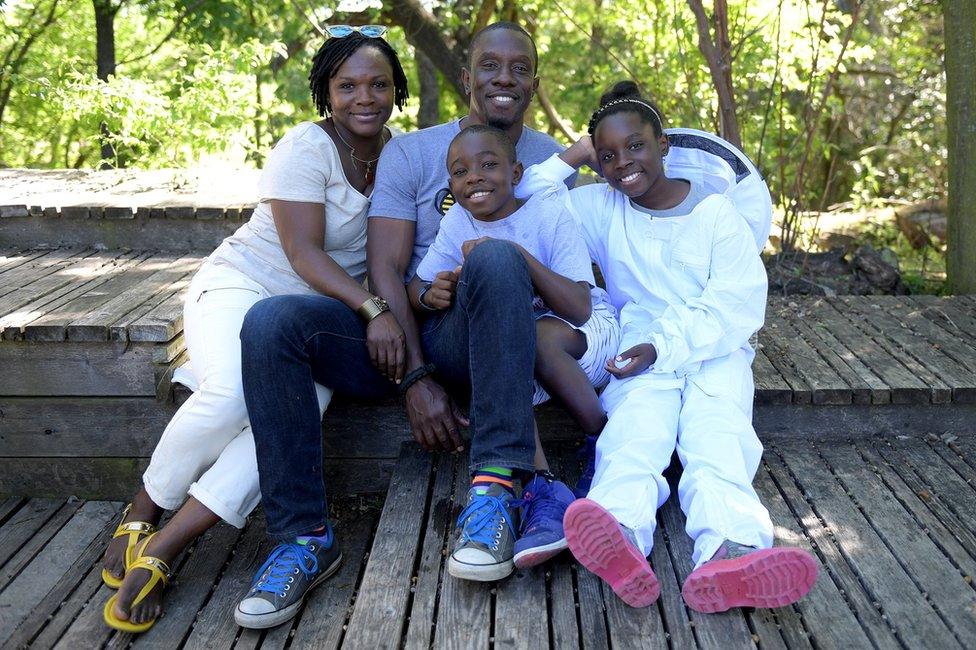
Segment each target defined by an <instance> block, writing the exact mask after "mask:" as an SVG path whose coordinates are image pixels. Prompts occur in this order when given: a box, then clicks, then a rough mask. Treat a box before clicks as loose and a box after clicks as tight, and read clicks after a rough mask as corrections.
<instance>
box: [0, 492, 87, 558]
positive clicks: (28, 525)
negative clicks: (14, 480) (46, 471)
mask: <svg viewBox="0 0 976 650" xmlns="http://www.w3.org/2000/svg"><path fill="white" fill-rule="evenodd" d="M10 501H18V502H19V501H21V499H19V498H17V499H10ZM62 507H64V500H62V499H30V500H28V501H27V502H26V503H25V504H24V505H23V507H21V508H20V509H19V510H17V512H16V513H15V514H13V515H12V516H11V517H10V519H9V520H7V521H6V523H4V525H3V526H2V527H0V568H3V567H4V565H5V564H6V563H7V561H8V560H9V559H10V558H11V557H13V556H14V555H15V554H17V553H18V552H19V551H20V550H22V549H23V547H24V544H26V543H27V542H28V541H29V540H30V539H31V538H32V537H34V535H35V534H37V532H38V531H39V530H40V529H41V528H42V527H43V526H44V524H45V523H47V521H48V520H49V519H50V518H51V517H52V516H54V514H55V513H56V512H57V511H58V510H60V509H61V508H62ZM68 517H70V513H69V514H68ZM65 521H67V519H65ZM20 564H21V566H23V561H21V562H20Z"/></svg>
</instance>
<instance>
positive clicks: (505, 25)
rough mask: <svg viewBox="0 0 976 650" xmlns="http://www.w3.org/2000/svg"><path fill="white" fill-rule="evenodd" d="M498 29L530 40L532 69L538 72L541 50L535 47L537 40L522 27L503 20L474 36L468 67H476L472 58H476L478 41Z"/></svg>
mask: <svg viewBox="0 0 976 650" xmlns="http://www.w3.org/2000/svg"><path fill="white" fill-rule="evenodd" d="M498 29H508V30H511V31H513V32H516V33H518V34H521V35H523V36H525V38H527V39H529V43H531V44H532V67H533V68H534V69H535V70H538V69H539V50H538V48H537V47H536V46H535V39H534V38H532V35H531V34H529V33H528V32H527V31H525V29H524V28H523V27H522V26H521V25H519V24H517V23H513V22H509V21H507V20H502V21H499V22H497V23H492V24H490V25H488V26H486V27H482V28H481V29H479V30H478V33H477V34H475V35H474V37H473V38H472V39H471V44H470V45H469V46H468V67H474V60H473V59H472V58H471V57H472V56H474V49H475V45H477V43H478V41H479V40H481V37H482V36H484V35H485V34H487V33H489V32H493V31H495V30H498Z"/></svg>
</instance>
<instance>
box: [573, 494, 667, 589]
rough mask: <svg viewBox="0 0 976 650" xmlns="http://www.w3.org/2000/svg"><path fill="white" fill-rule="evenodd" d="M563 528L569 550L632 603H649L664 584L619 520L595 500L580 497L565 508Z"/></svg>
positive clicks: (581, 562)
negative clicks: (660, 581)
mask: <svg viewBox="0 0 976 650" xmlns="http://www.w3.org/2000/svg"><path fill="white" fill-rule="evenodd" d="M563 528H564V530H565V532H566V541H567V542H568V543H569V550H570V551H572V553H573V555H574V556H575V557H576V559H577V560H578V561H579V563H580V564H582V565H583V566H584V567H586V568H587V569H589V570H590V571H592V572H593V573H595V574H596V575H598V576H600V578H601V579H603V581H604V582H606V583H607V584H608V585H610V587H611V589H613V592H614V593H615V594H617V596H619V597H620V600H622V601H624V602H625V603H627V604H628V605H630V606H631V607H647V606H648V605H651V604H653V603H654V601H656V600H657V597H658V596H659V595H660V594H661V586H660V585H659V584H658V582H657V577H656V576H655V575H654V572H653V571H652V570H651V566H650V564H648V563H647V558H645V557H644V556H643V555H641V552H640V550H639V549H638V548H637V547H636V546H634V544H633V542H631V541H630V540H629V539H628V538H627V536H626V535H625V534H624V531H623V529H622V528H621V527H620V523H619V522H618V521H617V520H616V519H615V518H614V516H613V515H611V514H610V513H609V512H607V511H606V510H605V509H604V508H603V507H602V506H600V505H599V504H598V503H597V502H596V501H590V500H589V499H577V500H576V501H573V503H571V504H570V505H569V507H568V508H567V509H566V515H565V517H564V518H563Z"/></svg>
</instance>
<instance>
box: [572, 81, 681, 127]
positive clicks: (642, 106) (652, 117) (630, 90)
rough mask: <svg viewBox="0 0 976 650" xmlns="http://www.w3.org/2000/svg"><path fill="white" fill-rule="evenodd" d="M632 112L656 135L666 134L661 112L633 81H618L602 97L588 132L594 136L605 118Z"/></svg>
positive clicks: (591, 119)
mask: <svg viewBox="0 0 976 650" xmlns="http://www.w3.org/2000/svg"><path fill="white" fill-rule="evenodd" d="M625 111H630V112H632V113H637V114H638V115H640V117H641V120H643V121H644V122H647V123H648V124H650V125H651V127H653V129H654V135H655V136H657V137H661V135H662V134H663V133H664V120H663V119H662V118H661V110H660V109H659V108H658V107H657V106H655V105H654V102H652V101H651V100H649V99H645V98H644V97H642V96H641V94H640V89H639V88H638V87H637V84H636V83H634V82H633V81H618V82H617V83H615V84H614V85H613V87H612V88H611V89H610V90H608V91H607V92H605V93H603V95H602V96H601V97H600V108H598V109H596V110H595V111H593V115H592V116H591V117H590V123H589V125H588V127H587V132H588V133H589V134H590V135H591V136H592V135H593V132H594V131H596V127H597V125H598V124H599V123H600V121H601V120H603V118H605V117H607V116H609V115H613V114H614V113H622V112H625Z"/></svg>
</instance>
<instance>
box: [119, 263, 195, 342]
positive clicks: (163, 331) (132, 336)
mask: <svg viewBox="0 0 976 650" xmlns="http://www.w3.org/2000/svg"><path fill="white" fill-rule="evenodd" d="M192 277H193V276H192V275H188V276H186V277H184V278H183V279H182V280H179V281H178V282H176V283H174V285H173V289H174V290H173V293H172V294H170V295H169V296H168V297H167V298H166V299H165V300H163V301H162V302H160V303H159V304H158V305H156V306H155V307H153V308H152V309H150V310H149V311H148V312H146V313H145V314H143V315H142V316H140V317H139V318H136V319H134V320H133V321H132V322H131V323H130V324H129V327H128V333H129V340H131V341H156V342H164V341H169V340H171V339H172V338H173V337H174V336H176V335H177V334H179V333H180V332H182V331H183V303H184V301H185V300H186V292H187V289H188V288H189V286H190V280H191V279H192Z"/></svg>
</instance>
